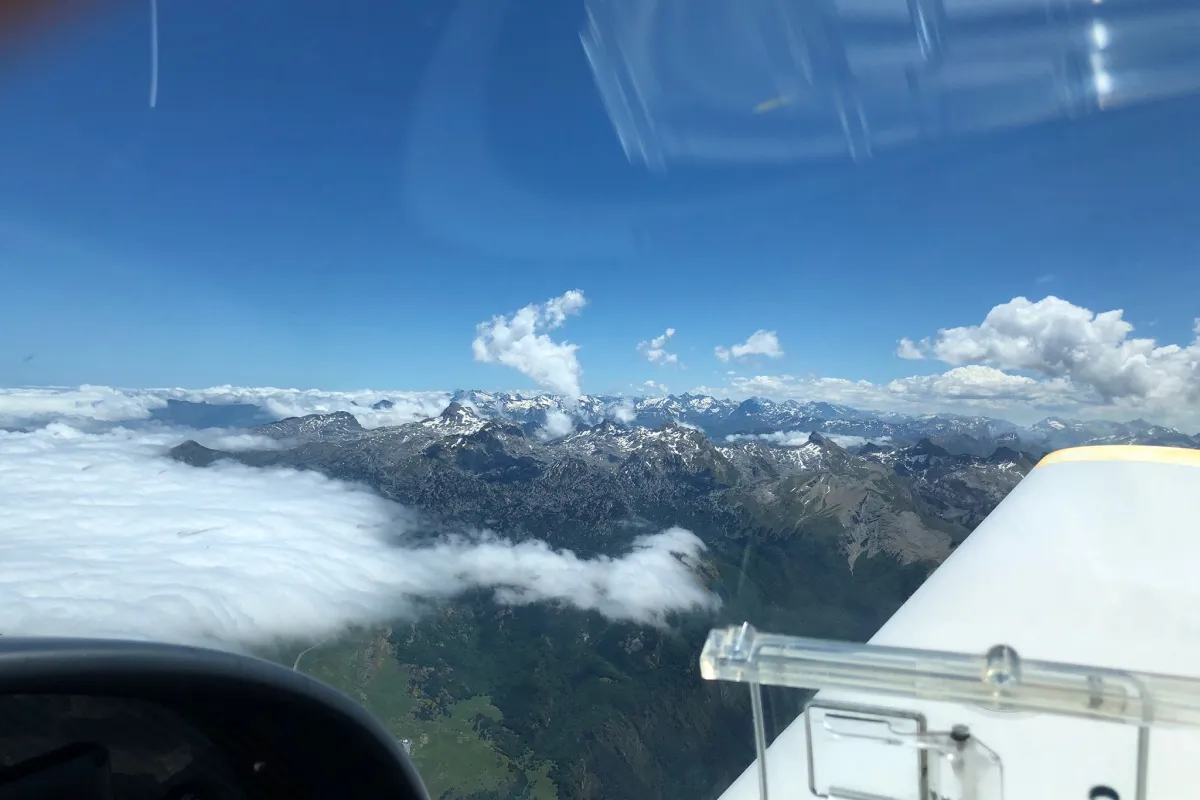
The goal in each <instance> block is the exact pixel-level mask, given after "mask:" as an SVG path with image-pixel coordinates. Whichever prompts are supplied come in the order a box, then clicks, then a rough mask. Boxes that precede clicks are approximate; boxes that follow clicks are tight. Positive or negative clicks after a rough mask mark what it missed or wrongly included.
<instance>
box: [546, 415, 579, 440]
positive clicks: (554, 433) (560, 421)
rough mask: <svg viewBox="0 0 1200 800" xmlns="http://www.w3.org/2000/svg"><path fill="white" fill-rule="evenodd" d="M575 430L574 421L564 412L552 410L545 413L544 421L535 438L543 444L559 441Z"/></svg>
mask: <svg viewBox="0 0 1200 800" xmlns="http://www.w3.org/2000/svg"><path fill="white" fill-rule="evenodd" d="M574 430H575V420H574V419H572V418H571V415H570V414H568V413H566V412H565V411H560V410H559V409H557V408H553V409H551V410H549V411H547V412H546V421H545V423H544V424H543V425H542V427H541V428H539V429H538V433H537V436H538V438H539V439H541V440H542V441H543V442H548V441H551V440H552V439H561V438H562V437H564V436H566V435H567V434H569V433H571V432H572V431H574Z"/></svg>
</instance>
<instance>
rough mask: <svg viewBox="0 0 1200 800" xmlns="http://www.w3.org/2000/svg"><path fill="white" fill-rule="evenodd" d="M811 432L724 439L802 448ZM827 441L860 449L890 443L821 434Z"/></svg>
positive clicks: (887, 439) (734, 435)
mask: <svg viewBox="0 0 1200 800" xmlns="http://www.w3.org/2000/svg"><path fill="white" fill-rule="evenodd" d="M812 433H813V432H812V431H775V432H773V433H731V434H729V435H728V436H726V437H725V441H727V442H730V443H735V442H753V441H759V442H767V443H769V444H777V445H780V446H781V447H803V446H804V445H806V444H808V437H810V436H812ZM818 433H820V434H821V436H824V437H825V438H826V439H828V440H829V441H831V442H833V443H834V444H836V445H837V446H838V447H862V446H863V445H864V444H867V443H868V442H873V443H875V444H885V443H887V442H890V441H891V437H889V436H878V437H874V438H870V437H867V436H854V435H851V434H847V433H822V432H820V431H818Z"/></svg>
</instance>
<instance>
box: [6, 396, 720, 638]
mask: <svg viewBox="0 0 1200 800" xmlns="http://www.w3.org/2000/svg"><path fill="white" fill-rule="evenodd" d="M385 397H386V398H387V399H389V400H391V401H392V402H393V403H395V405H394V406H393V407H392V408H390V409H385V410H372V409H370V407H369V406H370V405H371V404H372V403H374V402H376V401H378V400H380V399H384V398H385ZM167 398H172V399H189V400H193V401H199V400H207V401H208V402H218V403H220V402H225V403H235V402H253V403H255V404H258V405H260V406H261V407H263V408H266V409H269V410H270V413H271V414H272V415H273V416H277V417H278V416H285V415H294V414H302V413H313V412H317V411H334V410H350V411H351V412H352V413H354V414H356V415H357V416H358V417H359V419H360V421H362V422H363V423H364V424H367V425H369V426H374V425H377V424H380V417H384V416H386V419H387V423H386V424H396V423H399V422H405V421H409V420H411V419H416V418H421V417H425V416H428V415H429V414H433V413H437V412H438V411H439V410H440V409H441V407H443V406H444V405H445V402H446V397H445V395H444V394H439V393H397V392H392V393H359V394H356V395H355V394H351V395H339V394H336V393H322V392H297V391H292V390H278V389H266V390H257V391H256V390H248V389H237V388H232V387H221V388H218V389H209V390H198V391H184V390H150V391H140V390H139V391H128V390H116V389H108V388H105V387H81V388H77V389H61V390H55V389H50V390H47V389H37V390H3V391H0V415H3V422H4V427H5V428H7V430H0V633H3V634H6V635H66V636H101V637H127V638H141V639H154V640H162V641H172V642H185V643H197V644H207V645H211V646H220V647H227V648H233V649H241V648H246V647H254V646H258V645H263V644H269V643H272V642H276V641H295V640H317V639H321V638H325V637H327V636H331V635H334V634H336V633H338V632H339V631H340V630H341V629H343V628H345V627H346V626H348V625H351V624H372V623H377V622H383V621H386V620H392V619H396V618H405V617H413V616H415V615H417V614H419V613H420V612H421V610H422V609H423V608H426V607H427V606H428V604H429V602H430V601H437V600H441V599H446V598H450V597H453V596H455V595H457V594H459V593H461V592H464V591H466V590H468V589H474V588H480V587H483V588H488V589H492V590H494V593H495V597H496V599H497V601H498V602H501V603H509V604H522V603H535V602H555V603H562V604H569V605H572V606H575V607H577V608H582V609H592V610H595V611H597V612H599V613H601V614H604V615H605V616H607V617H609V618H612V619H622V620H632V621H636V622H640V623H645V624H662V623H663V622H664V619H665V617H666V615H668V614H669V613H671V612H673V611H681V610H689V609H710V608H715V607H716V605H717V600H716V598H715V597H714V596H713V595H711V594H710V593H709V592H708V591H707V590H706V589H705V588H704V586H703V585H702V583H701V582H700V580H699V579H698V577H697V574H696V571H695V567H696V565H697V564H698V559H699V558H700V556H701V553H702V551H703V545H702V544H701V543H700V541H699V539H698V538H697V537H696V536H694V535H693V534H691V533H690V532H688V531H686V530H683V529H681V528H671V529H668V530H665V531H662V532H660V533H657V534H654V535H649V536H644V537H642V538H640V539H638V540H637V541H636V542H634V543H633V544H632V546H631V548H630V550H629V552H628V553H626V554H625V555H624V556H622V557H619V558H588V559H584V558H580V557H578V556H576V555H575V554H574V553H571V552H569V551H555V550H553V549H551V548H550V547H549V546H548V545H546V544H545V543H543V542H538V541H523V542H520V543H513V542H511V541H508V540H507V539H505V538H504V536H503V532H502V531H501V532H475V533H470V534H468V533H463V534H460V535H455V536H444V537H442V538H440V539H438V540H435V541H433V542H430V541H429V537H428V536H427V535H426V536H420V535H418V534H421V533H427V532H425V531H421V530H420V526H421V524H422V523H421V522H420V517H419V515H417V514H415V513H413V512H412V511H411V510H409V509H406V508H404V507H402V506H400V505H397V504H395V503H392V502H390V501H387V500H384V499H382V498H380V497H379V496H377V495H375V494H374V493H372V492H371V491H370V490H368V489H366V488H365V487H361V486H357V485H352V484H349V483H345V482H341V481H335V480H332V479H329V478H326V477H324V476H322V475H320V474H317V473H314V472H300V471H295V470H287V469H257V468H252V467H246V466H243V465H239V464H231V463H218V464H215V465H213V466H212V467H209V468H204V469H200V468H194V467H190V466H187V465H185V464H182V463H179V462H177V461H174V460H172V459H170V458H168V457H167V456H166V453H167V451H168V450H169V448H170V447H172V446H174V445H176V444H179V443H180V442H182V441H185V440H186V439H189V438H192V439H196V440H198V441H199V442H201V443H202V444H206V445H209V446H213V447H220V448H223V449H239V448H252V447H260V446H280V445H279V443H270V442H269V440H264V439H262V437H257V436H254V435H253V434H251V433H248V432H246V431H245V430H229V429H220V428H216V429H209V430H202V431H197V430H191V429H186V428H181V427H178V426H172V425H169V424H165V423H162V422H155V421H154V420H153V419H152V418H151V417H152V412H153V410H154V409H155V408H162V407H164V406H165V404H166V399H167Z"/></svg>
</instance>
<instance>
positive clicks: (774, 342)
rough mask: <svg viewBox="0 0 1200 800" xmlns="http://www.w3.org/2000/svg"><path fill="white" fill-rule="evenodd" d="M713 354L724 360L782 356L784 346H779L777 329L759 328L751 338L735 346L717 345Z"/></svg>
mask: <svg viewBox="0 0 1200 800" xmlns="http://www.w3.org/2000/svg"><path fill="white" fill-rule="evenodd" d="M713 354H714V355H716V357H717V358H719V359H721V360H722V361H729V359H731V358H735V359H737V358H745V357H746V356H766V357H767V358H782V357H783V348H782V347H780V346H779V337H778V336H777V335H776V334H775V331H764V330H758V331H755V332H754V333H752V334H750V338H748V339H746V341H744V342H742V343H741V344H735V345H734V346H733V347H721V346H719V345H718V346H717V347H716V348H714V349H713Z"/></svg>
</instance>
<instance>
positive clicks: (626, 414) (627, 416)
mask: <svg viewBox="0 0 1200 800" xmlns="http://www.w3.org/2000/svg"><path fill="white" fill-rule="evenodd" d="M608 416H609V417H611V418H612V419H615V420H616V421H617V422H620V423H622V424H625V425H628V424H629V423H631V422H633V420H634V418H635V417H636V416H637V412H636V409H635V408H634V407H633V402H632V401H631V400H628V399H626V400H623V401H621V402H619V403H613V404H612V405H611V406H609V408H608Z"/></svg>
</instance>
